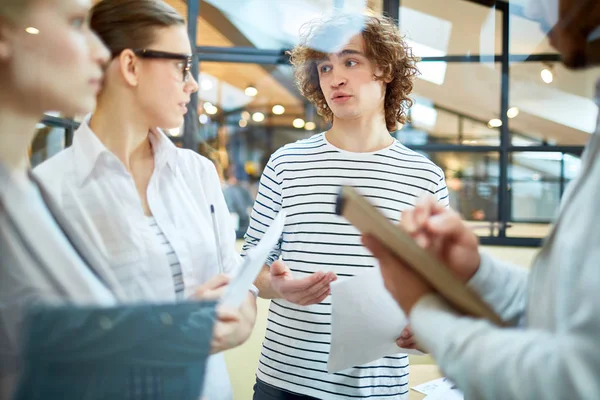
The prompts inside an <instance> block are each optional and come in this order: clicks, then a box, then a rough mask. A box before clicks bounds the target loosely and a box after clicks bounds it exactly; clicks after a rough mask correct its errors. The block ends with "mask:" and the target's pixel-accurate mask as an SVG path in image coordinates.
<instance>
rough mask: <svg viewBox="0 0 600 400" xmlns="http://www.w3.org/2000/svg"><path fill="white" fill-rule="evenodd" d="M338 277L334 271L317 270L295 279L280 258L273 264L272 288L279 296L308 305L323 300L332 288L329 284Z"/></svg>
mask: <svg viewBox="0 0 600 400" xmlns="http://www.w3.org/2000/svg"><path fill="white" fill-rule="evenodd" d="M336 279H337V275H336V274H334V273H333V272H327V273H325V272H321V271H319V272H315V273H314V274H312V275H309V276H307V277H305V278H302V279H295V278H294V277H293V275H292V271H291V270H290V269H289V268H288V267H287V266H286V265H285V264H284V263H283V262H282V261H280V260H278V261H275V262H274V263H273V264H272V265H271V288H272V289H273V291H275V293H277V295H278V297H280V298H282V299H285V300H287V301H289V302H290V303H294V304H298V305H301V306H307V305H310V304H318V303H320V302H322V301H323V300H324V299H325V298H326V297H327V296H329V294H331V289H330V287H329V284H330V283H331V282H333V281H335V280H336Z"/></svg>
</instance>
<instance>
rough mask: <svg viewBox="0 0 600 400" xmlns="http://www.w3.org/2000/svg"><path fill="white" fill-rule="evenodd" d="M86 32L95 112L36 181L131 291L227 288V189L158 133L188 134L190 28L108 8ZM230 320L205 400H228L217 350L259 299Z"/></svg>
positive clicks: (238, 339)
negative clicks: (95, 73)
mask: <svg viewBox="0 0 600 400" xmlns="http://www.w3.org/2000/svg"><path fill="white" fill-rule="evenodd" d="M90 26H91V29H92V30H93V31H94V32H95V33H96V34H97V35H98V36H99V37H100V38H101V40H102V41H103V42H104V43H105V44H106V46H107V47H108V49H109V50H110V54H111V57H110V60H108V61H107V63H106V65H105V76H104V80H103V81H102V84H101V86H99V94H98V98H97V101H98V104H97V107H96V110H95V111H94V113H93V114H92V115H90V116H88V117H87V118H86V119H85V120H84V121H83V123H82V124H81V126H80V127H79V129H78V130H77V131H76V132H75V135H74V139H73V144H72V146H71V147H69V148H68V149H66V150H64V151H62V152H61V153H59V154H57V155H56V156H55V157H53V158H51V159H50V160H48V161H46V162H45V163H43V164H41V165H40V166H39V167H37V168H36V169H35V174H36V176H38V177H39V178H40V179H41V180H42V181H43V182H44V183H45V185H46V186H47V187H48V188H49V190H50V191H51V193H52V194H53V196H54V197H55V198H56V200H57V202H58V204H59V206H60V207H61V208H62V210H63V211H64V212H65V213H66V215H67V216H68V218H69V219H70V220H71V221H73V222H75V223H77V224H78V225H82V226H83V225H86V224H87V223H88V222H91V224H92V225H93V226H94V227H95V232H96V236H97V242H98V245H99V246H100V247H102V248H103V249H105V250H106V254H107V255H108V257H109V260H110V264H111V267H112V268H111V269H112V272H113V273H114V275H115V276H116V278H117V279H118V280H119V282H120V283H121V285H122V286H123V287H124V289H125V290H126V291H127V292H128V293H130V294H133V295H135V296H136V297H141V298H143V297H144V296H145V294H149V296H151V297H152V298H157V299H159V300H166V301H181V300H183V299H188V298H193V297H195V296H196V295H197V293H196V291H197V288H198V287H200V286H201V285H205V287H206V284H207V282H208V286H207V287H208V288H209V289H214V290H217V291H218V289H219V286H221V285H223V284H225V283H226V281H227V278H226V277H224V276H223V275H220V274H229V273H233V272H234V271H236V269H237V268H238V266H239V264H240V260H241V259H240V257H239V255H238V253H237V251H236V250H235V233H234V230H233V227H232V226H231V222H230V215H229V212H228V210H227V205H226V203H225V200H224V197H223V194H222V191H221V185H220V181H219V179H218V176H217V173H216V171H215V168H214V166H213V165H212V163H211V162H210V161H209V160H208V159H206V158H203V157H201V156H200V155H198V154H197V153H195V152H193V151H190V150H184V149H180V148H177V147H176V146H175V145H174V144H173V143H172V142H171V141H170V140H169V138H168V137H167V136H166V135H165V134H164V133H163V130H162V129H171V128H177V127H180V126H181V125H182V123H183V119H184V115H185V114H186V112H187V104H188V103H189V101H190V97H191V96H192V94H193V93H195V92H196V91H197V90H198V84H197V82H196V80H195V79H194V77H192V76H191V74H190V66H191V57H192V49H191V46H190V41H189V39H188V36H187V30H186V24H185V20H184V19H183V17H182V16H181V15H179V14H178V13H177V12H176V11H175V10H174V9H173V8H172V7H171V6H169V5H168V4H166V3H164V2H163V1H159V0H103V1H100V2H98V3H97V4H96V5H95V6H94V7H93V8H92V12H91V17H90ZM98 85H100V83H99V82H98ZM228 315H229V318H230V319H231V320H229V321H226V320H224V321H221V322H223V323H220V324H219V323H218V324H217V325H216V328H215V335H214V339H213V352H214V353H219V354H215V355H213V356H212V357H211V359H210V360H209V364H208V371H207V375H206V379H205V385H206V389H205V391H204V395H205V396H206V397H207V398H208V399H210V400H220V399H231V397H232V393H231V387H230V383H229V378H228V374H227V369H226V366H225V361H224V358H223V355H222V354H221V353H220V352H221V351H223V350H226V349H229V348H232V347H235V346H237V345H239V344H241V343H242V342H244V341H245V340H246V339H247V338H248V336H249V335H250V333H251V330H252V327H253V325H254V321H255V317H256V300H255V296H254V294H253V293H250V292H249V293H248V296H247V299H246V301H245V302H244V304H243V305H242V307H241V308H240V310H229V313H228ZM223 318H225V317H223ZM226 322H227V323H226Z"/></svg>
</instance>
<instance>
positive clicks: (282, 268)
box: [271, 260, 289, 276]
mask: <svg viewBox="0 0 600 400" xmlns="http://www.w3.org/2000/svg"><path fill="white" fill-rule="evenodd" d="M288 271H289V268H288V267H287V266H286V265H285V264H284V262H283V261H281V260H277V261H275V262H274V263H273V264H271V275H273V276H281V275H285V274H286V273H287V272H288Z"/></svg>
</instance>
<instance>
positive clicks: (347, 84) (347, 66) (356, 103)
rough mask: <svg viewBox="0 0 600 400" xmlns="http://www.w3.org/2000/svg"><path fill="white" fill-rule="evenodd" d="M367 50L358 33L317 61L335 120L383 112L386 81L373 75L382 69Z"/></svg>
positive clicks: (321, 80) (320, 77) (373, 116)
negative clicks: (367, 53) (367, 54)
mask: <svg viewBox="0 0 600 400" xmlns="http://www.w3.org/2000/svg"><path fill="white" fill-rule="evenodd" d="M365 52H366V49H365V42H364V39H363V36H362V34H358V35H355V36H354V37H353V38H352V39H351V40H350V41H349V42H348V43H347V44H346V45H345V46H343V47H342V49H341V50H340V51H339V52H337V53H332V54H329V55H328V57H327V58H326V59H324V60H322V61H320V62H318V63H317V70H318V73H319V84H320V86H321V91H322V92H323V95H324V96H325V100H326V101H327V106H328V107H329V108H330V109H331V111H332V112H333V115H334V119H336V118H337V119H343V120H352V119H358V118H360V117H365V116H366V117H370V118H377V117H378V116H380V115H383V113H384V108H383V107H384V99H385V83H384V82H382V81H380V80H376V79H375V78H374V77H375V75H376V74H377V75H378V74H379V73H380V71H378V69H377V68H376V66H375V65H374V63H372V62H371V61H370V60H369V59H368V58H367V57H366V54H365Z"/></svg>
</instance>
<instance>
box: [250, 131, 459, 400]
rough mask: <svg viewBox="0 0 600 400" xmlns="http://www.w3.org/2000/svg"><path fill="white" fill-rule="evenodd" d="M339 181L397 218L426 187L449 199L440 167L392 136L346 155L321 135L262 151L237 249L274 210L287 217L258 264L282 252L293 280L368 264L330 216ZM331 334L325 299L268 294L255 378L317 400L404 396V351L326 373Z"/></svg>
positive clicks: (354, 239)
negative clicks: (299, 300)
mask: <svg viewBox="0 0 600 400" xmlns="http://www.w3.org/2000/svg"><path fill="white" fill-rule="evenodd" d="M341 185H351V186H353V187H355V188H356V189H357V190H358V191H360V192H361V193H362V194H363V195H365V196H366V197H367V198H368V199H369V200H370V201H371V202H372V203H373V204H375V205H376V207H377V208H378V209H379V210H380V211H382V212H383V213H384V214H385V215H386V216H387V217H388V218H390V219H391V220H394V221H396V222H397V221H398V220H399V217H400V215H401V213H402V210H405V209H409V208H412V207H413V206H414V204H415V202H416V201H417V200H418V199H419V198H420V197H421V196H423V195H424V194H426V193H430V194H433V195H435V196H436V197H437V198H438V199H439V201H440V202H442V203H443V204H444V205H447V204H448V191H447V189H446V184H445V180H444V174H443V172H442V170H441V169H440V168H439V167H437V166H436V165H435V164H433V163H432V162H431V161H429V160H428V159H427V158H425V157H424V156H422V155H420V154H418V153H416V152H414V151H412V150H409V149H408V148H406V147H405V146H403V145H402V144H400V142H398V141H394V143H393V144H392V145H390V146H389V147H387V148H385V149H382V150H379V151H376V152H372V153H352V152H347V151H343V150H341V149H338V148H336V147H334V146H333V145H331V144H330V143H329V142H328V141H327V139H326V138H325V135H324V134H323V133H320V134H316V135H314V136H312V137H311V138H309V139H305V140H300V141H298V142H296V143H292V144H289V145H286V146H284V147H283V148H281V149H279V150H278V151H277V152H275V153H274V154H273V155H272V156H271V159H270V160H269V162H268V164H267V166H266V168H265V170H264V172H263V175H262V177H261V181H260V187H259V192H258V196H257V198H256V202H255V204H254V209H253V211H252V216H251V221H250V226H249V228H248V232H247V234H246V243H245V245H244V248H243V252H244V253H245V251H247V250H248V249H249V248H251V247H253V246H255V245H256V244H257V243H258V241H259V240H260V239H261V237H262V236H263V234H264V232H265V230H266V229H267V227H268V226H269V225H270V223H271V221H272V220H273V218H274V217H275V215H276V214H277V213H278V212H279V210H281V209H283V210H285V212H286V214H287V216H286V222H285V228H284V232H283V235H282V237H281V240H280V242H279V245H278V246H277V247H276V248H275V249H274V250H273V252H272V253H271V254H270V256H269V260H268V262H267V264H269V265H270V264H271V263H272V262H273V261H275V260H277V259H278V258H279V257H280V256H281V258H282V259H283V261H284V262H285V263H286V265H287V266H288V267H289V268H290V269H291V270H292V271H293V273H294V276H295V277H298V278H301V277H305V276H307V275H309V274H312V273H314V272H317V271H333V272H335V273H336V274H337V275H338V279H347V278H349V277H352V276H354V275H360V274H361V273H364V272H366V271H367V269H369V268H372V267H373V266H374V265H375V263H376V260H375V259H374V258H373V257H372V256H371V255H370V253H368V251H367V250H366V249H365V248H363V247H362V245H361V243H360V234H359V233H358V231H357V230H356V229H355V228H354V227H353V226H352V225H350V223H348V222H347V221H346V220H345V219H344V218H342V217H339V216H337V215H336V214H335V204H336V196H337V193H338V191H339V188H340V186H341ZM356 295H357V296H368V295H369V294H368V293H357V294H356ZM357 323H360V321H357ZM399 335H400V332H398V336H399ZM330 337H331V300H330V298H327V299H325V300H324V301H323V302H322V303H320V304H316V305H311V306H306V307H304V306H298V305H295V304H292V303H289V302H287V301H285V300H282V299H276V300H273V301H272V302H271V306H270V310H269V316H268V325H267V333H266V337H265V340H264V342H263V348H262V352H261V357H260V361H259V365H258V371H257V377H258V378H259V379H260V380H261V381H263V382H265V383H267V384H270V385H272V386H275V387H278V388H281V389H284V390H287V391H291V392H295V393H301V394H304V395H308V396H312V397H316V398H319V399H347V398H358V399H367V398H368V399H384V398H385V399H389V398H394V399H406V398H408V389H409V388H408V357H407V356H406V355H404V354H398V355H393V356H389V357H384V358H382V359H380V360H376V361H373V362H371V363H369V364H368V365H363V366H356V367H354V368H351V369H348V370H345V371H341V372H340V373H335V374H328V373H327V359H328V354H329V349H330V340H331V339H330Z"/></svg>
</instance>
